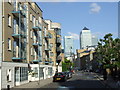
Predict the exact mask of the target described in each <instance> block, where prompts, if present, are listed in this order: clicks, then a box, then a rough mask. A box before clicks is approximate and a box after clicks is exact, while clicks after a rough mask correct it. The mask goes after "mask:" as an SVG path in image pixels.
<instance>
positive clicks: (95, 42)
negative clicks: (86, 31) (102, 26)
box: [92, 35, 98, 46]
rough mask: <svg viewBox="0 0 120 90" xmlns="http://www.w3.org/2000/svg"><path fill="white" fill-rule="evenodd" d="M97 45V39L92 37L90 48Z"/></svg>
mask: <svg viewBox="0 0 120 90" xmlns="http://www.w3.org/2000/svg"><path fill="white" fill-rule="evenodd" d="M96 45H98V38H97V36H95V35H92V46H96Z"/></svg>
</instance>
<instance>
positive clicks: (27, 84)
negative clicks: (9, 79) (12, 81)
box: [13, 78, 52, 89]
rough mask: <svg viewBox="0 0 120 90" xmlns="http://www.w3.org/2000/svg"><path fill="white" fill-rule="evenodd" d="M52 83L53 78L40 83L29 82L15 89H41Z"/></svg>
mask: <svg viewBox="0 0 120 90" xmlns="http://www.w3.org/2000/svg"><path fill="white" fill-rule="evenodd" d="M51 82H52V78H47V79H43V80H40V82H39V81H33V82H29V83H26V84H23V85H20V86H16V87H13V89H14V88H16V89H17V88H19V89H20V88H36V89H37V88H41V87H42V86H44V85H46V84H49V83H51Z"/></svg>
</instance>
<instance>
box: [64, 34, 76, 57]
mask: <svg viewBox="0 0 120 90" xmlns="http://www.w3.org/2000/svg"><path fill="white" fill-rule="evenodd" d="M64 50H65V57H70V56H71V54H72V53H73V52H74V39H73V36H65V37H64Z"/></svg>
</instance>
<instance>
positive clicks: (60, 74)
mask: <svg viewBox="0 0 120 90" xmlns="http://www.w3.org/2000/svg"><path fill="white" fill-rule="evenodd" d="M66 80H67V76H66V74H65V72H57V73H56V74H55V75H54V76H53V82H55V81H66Z"/></svg>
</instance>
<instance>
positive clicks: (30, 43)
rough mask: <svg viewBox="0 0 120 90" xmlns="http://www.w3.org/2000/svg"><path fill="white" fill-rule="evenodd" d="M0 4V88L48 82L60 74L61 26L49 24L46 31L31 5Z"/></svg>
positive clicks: (31, 3) (34, 5)
mask: <svg viewBox="0 0 120 90" xmlns="http://www.w3.org/2000/svg"><path fill="white" fill-rule="evenodd" d="M0 4H2V5H1V6H2V7H1V9H2V10H1V11H2V13H0V14H2V16H1V17H0V18H1V19H2V20H1V21H2V22H1V24H0V25H1V26H0V28H1V29H0V30H1V32H2V33H0V34H2V35H1V38H0V40H1V43H0V46H1V47H2V49H0V54H1V55H0V60H1V62H0V74H1V75H0V77H2V78H1V79H0V82H1V85H0V86H1V87H0V88H7V86H8V85H9V86H10V87H14V86H17V85H21V84H24V83H28V82H29V81H36V80H40V79H46V78H50V77H52V76H53V75H54V73H55V72H56V69H59V70H58V71H62V67H61V56H60V55H61V41H60V40H61V39H60V38H61V33H60V32H61V28H60V24H59V23H52V24H51V25H52V27H50V28H49V25H50V24H49V23H47V22H46V21H45V20H43V17H42V10H41V9H40V7H39V6H38V5H37V4H36V3H34V2H17V0H16V1H15V2H10V1H9V2H3V3H0ZM49 30H51V31H49ZM52 30H53V31H54V32H52ZM53 34H54V35H53ZM53 37H54V38H55V39H54V38H53ZM52 39H53V40H52ZM52 54H54V55H53V57H52Z"/></svg>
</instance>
